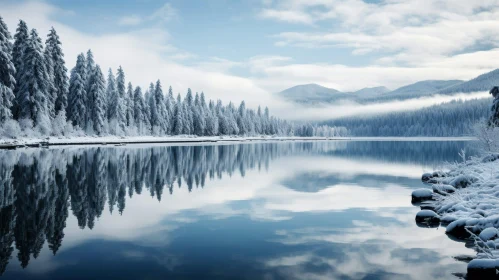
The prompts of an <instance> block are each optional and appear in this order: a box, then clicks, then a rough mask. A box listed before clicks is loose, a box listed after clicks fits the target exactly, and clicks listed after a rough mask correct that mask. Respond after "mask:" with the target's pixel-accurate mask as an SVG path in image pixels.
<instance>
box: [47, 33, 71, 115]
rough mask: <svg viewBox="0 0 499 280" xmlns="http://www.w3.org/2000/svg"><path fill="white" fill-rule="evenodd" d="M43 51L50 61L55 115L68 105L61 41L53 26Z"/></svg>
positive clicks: (65, 70) (66, 76)
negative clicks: (54, 96) (54, 97)
mask: <svg viewBox="0 0 499 280" xmlns="http://www.w3.org/2000/svg"><path fill="white" fill-rule="evenodd" d="M45 53H46V54H48V55H49V56H50V58H51V63H52V69H51V71H52V75H53V86H54V90H55V95H56V100H55V106H54V110H55V112H54V114H56V115H57V114H59V112H61V111H62V112H64V113H65V112H66V107H67V106H68V75H67V72H68V70H67V68H66V66H65V62H64V54H63V52H62V48H61V41H60V40H59V36H58V35H57V32H56V31H55V29H54V28H52V29H50V33H49V34H48V38H47V41H46V42H45Z"/></svg>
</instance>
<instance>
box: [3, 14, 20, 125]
mask: <svg viewBox="0 0 499 280" xmlns="http://www.w3.org/2000/svg"><path fill="white" fill-rule="evenodd" d="M11 39H12V36H11V35H10V33H9V30H8V29H7V25H6V24H5V22H4V21H3V19H2V17H0V124H4V123H5V121H6V120H9V119H11V118H12V111H11V109H12V108H11V107H12V104H13V101H14V88H15V84H16V80H15V77H14V76H15V74H16V71H15V68H14V64H13V63H12V56H11V51H12V44H11V42H10V40H11Z"/></svg>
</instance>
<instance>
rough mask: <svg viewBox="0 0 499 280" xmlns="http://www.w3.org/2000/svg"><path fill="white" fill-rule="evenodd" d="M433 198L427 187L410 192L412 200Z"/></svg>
mask: <svg viewBox="0 0 499 280" xmlns="http://www.w3.org/2000/svg"><path fill="white" fill-rule="evenodd" d="M431 199H433V192H432V191H431V190H429V189H417V190H415V191H413V192H412V202H422V201H426V200H431Z"/></svg>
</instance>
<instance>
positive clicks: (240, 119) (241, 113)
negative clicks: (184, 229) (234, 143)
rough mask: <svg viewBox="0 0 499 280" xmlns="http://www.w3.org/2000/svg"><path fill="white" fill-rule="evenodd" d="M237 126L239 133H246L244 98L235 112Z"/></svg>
mask: <svg viewBox="0 0 499 280" xmlns="http://www.w3.org/2000/svg"><path fill="white" fill-rule="evenodd" d="M237 126H238V127H239V134H241V135H246V134H247V133H248V125H247V119H246V103H245V102H244V100H243V101H242V102H241V105H239V109H238V114H237Z"/></svg>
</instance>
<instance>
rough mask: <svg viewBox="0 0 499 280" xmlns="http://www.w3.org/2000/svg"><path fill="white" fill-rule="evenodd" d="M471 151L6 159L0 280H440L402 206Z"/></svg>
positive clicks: (430, 245) (346, 146) (437, 245)
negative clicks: (430, 173)
mask: <svg viewBox="0 0 499 280" xmlns="http://www.w3.org/2000/svg"><path fill="white" fill-rule="evenodd" d="M472 144H473V142H459V141H441V142H403V141H397V142H383V141H373V142H370V141H331V142H329V141H328V142H275V143H247V144H235V145H211V146H202V145H194V146H161V145H157V146H124V147H114V146H106V147H84V148H54V149H24V150H14V151H6V150H3V151H0V175H1V181H0V246H1V247H0V273H1V276H0V279H96V278H119V279H137V278H147V279H164V278H173V279H179V278H181V279H200V277H201V276H202V275H204V276H205V277H207V278H217V279H241V278H246V279H261V278H272V279H300V278H301V279H303V278H307V279H310V278H321V277H326V278H333V279H336V278H344V279H358V278H363V277H371V278H374V279H386V278H390V279H393V278H395V279H399V278H400V279H429V278H434V279H439V278H440V279H448V278H449V277H451V276H452V274H453V273H463V272H465V270H466V265H465V264H464V263H460V262H459V261H457V260H455V259H454V258H453V257H456V256H462V255H473V254H474V252H473V251H472V250H470V249H466V248H462V247H463V246H462V245H460V244H457V243H455V242H453V241H451V240H449V239H448V238H447V237H446V236H445V235H443V234H442V233H441V232H438V231H436V230H435V229H422V228H418V227H417V226H416V225H415V223H414V214H415V213H416V212H417V211H418V209H416V208H415V207H413V206H412V205H411V204H410V193H411V190H412V189H415V188H419V187H421V186H422V185H421V182H420V176H421V174H422V172H424V171H427V170H433V169H438V168H443V167H444V163H445V162H454V161H459V160H460V158H459V156H458V152H459V151H460V150H461V149H463V148H465V149H467V151H468V155H473V153H474V152H473V149H472V146H473V145H472Z"/></svg>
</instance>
